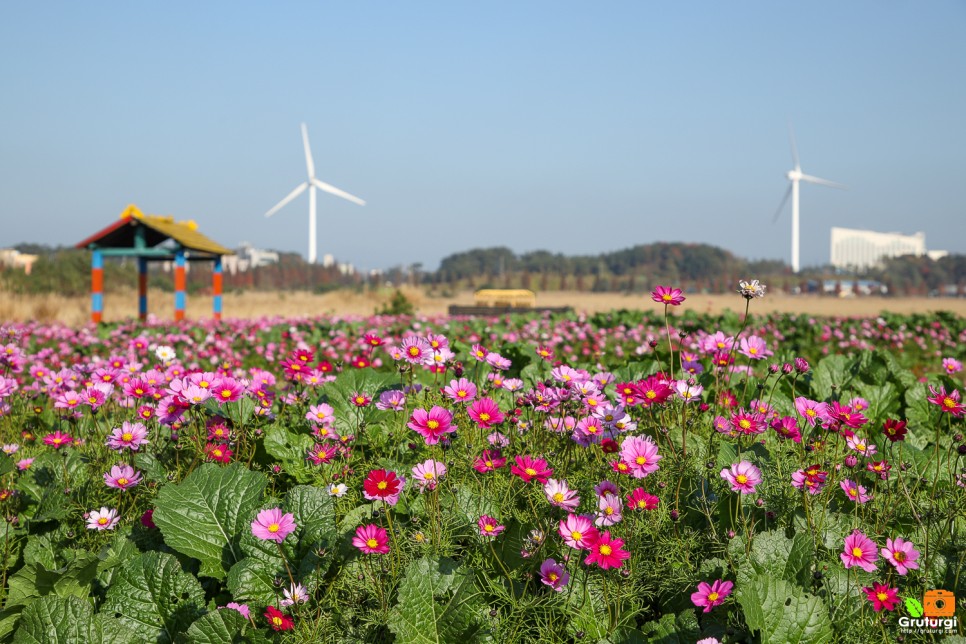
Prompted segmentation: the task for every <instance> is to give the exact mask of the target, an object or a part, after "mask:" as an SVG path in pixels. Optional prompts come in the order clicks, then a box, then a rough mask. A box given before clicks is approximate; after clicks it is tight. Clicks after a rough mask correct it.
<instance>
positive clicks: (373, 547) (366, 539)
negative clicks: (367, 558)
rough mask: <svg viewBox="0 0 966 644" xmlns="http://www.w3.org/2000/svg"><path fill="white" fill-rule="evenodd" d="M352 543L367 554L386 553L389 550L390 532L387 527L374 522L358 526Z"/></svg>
mask: <svg viewBox="0 0 966 644" xmlns="http://www.w3.org/2000/svg"><path fill="white" fill-rule="evenodd" d="M352 545H354V546H355V547H356V548H358V549H359V550H361V551H362V552H363V554H367V555H384V554H387V553H388V552H389V534H388V533H387V532H386V529H385V528H381V527H379V526H377V525H376V524H374V523H370V524H369V525H361V526H359V527H358V528H356V536H354V537H352Z"/></svg>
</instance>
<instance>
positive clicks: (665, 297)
mask: <svg viewBox="0 0 966 644" xmlns="http://www.w3.org/2000/svg"><path fill="white" fill-rule="evenodd" d="M661 299H662V300H664V301H665V302H670V301H671V300H673V299H674V298H673V297H671V295H670V294H669V293H665V294H664V295H662V296H661Z"/></svg>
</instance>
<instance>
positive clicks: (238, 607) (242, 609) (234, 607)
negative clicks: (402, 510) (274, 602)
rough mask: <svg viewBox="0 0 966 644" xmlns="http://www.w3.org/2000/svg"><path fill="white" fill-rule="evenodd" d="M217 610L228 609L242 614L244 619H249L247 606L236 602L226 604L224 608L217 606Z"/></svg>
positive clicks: (249, 614)
mask: <svg viewBox="0 0 966 644" xmlns="http://www.w3.org/2000/svg"><path fill="white" fill-rule="evenodd" d="M219 608H230V609H232V610H237V611H238V612H239V613H241V614H242V617H244V618H245V619H251V612H250V610H249V608H248V604H239V603H236V602H228V603H227V604H225V606H223V607H222V606H219Z"/></svg>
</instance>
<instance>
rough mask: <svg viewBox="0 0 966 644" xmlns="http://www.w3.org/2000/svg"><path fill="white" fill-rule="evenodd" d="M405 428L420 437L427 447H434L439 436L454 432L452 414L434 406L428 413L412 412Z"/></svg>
mask: <svg viewBox="0 0 966 644" xmlns="http://www.w3.org/2000/svg"><path fill="white" fill-rule="evenodd" d="M407 426H408V427H409V428H410V429H411V430H413V431H414V432H416V433H417V434H419V435H420V436H422V437H423V439H424V440H425V441H426V444H427V445H435V444H436V443H438V442H439V437H440V436H442V435H443V434H449V433H451V432H454V431H456V428H455V427H453V413H452V412H451V411H449V410H448V409H444V408H443V407H439V406H434V407H433V408H432V409H430V410H429V411H426V410H425V409H416V410H414V411H413V415H412V416H410V417H409V423H408V424H407Z"/></svg>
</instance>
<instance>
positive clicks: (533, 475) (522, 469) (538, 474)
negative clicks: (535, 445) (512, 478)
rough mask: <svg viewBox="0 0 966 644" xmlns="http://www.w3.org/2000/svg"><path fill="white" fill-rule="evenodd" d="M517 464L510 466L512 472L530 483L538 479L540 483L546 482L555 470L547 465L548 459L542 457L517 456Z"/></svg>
mask: <svg viewBox="0 0 966 644" xmlns="http://www.w3.org/2000/svg"><path fill="white" fill-rule="evenodd" d="M515 460H516V465H511V466H510V473H511V474H515V475H517V476H519V477H520V478H521V479H523V480H524V482H526V483H529V482H530V481H532V480H534V479H536V481H537V482H539V483H546V482H547V480H548V479H549V478H550V476H551V475H552V474H553V470H552V469H550V468H549V467H547V461H545V460H543V459H542V458H533V457H532V456H526V455H525V456H517V457H516V459H515Z"/></svg>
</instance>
